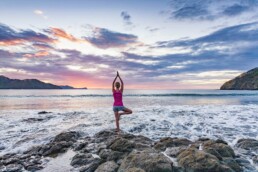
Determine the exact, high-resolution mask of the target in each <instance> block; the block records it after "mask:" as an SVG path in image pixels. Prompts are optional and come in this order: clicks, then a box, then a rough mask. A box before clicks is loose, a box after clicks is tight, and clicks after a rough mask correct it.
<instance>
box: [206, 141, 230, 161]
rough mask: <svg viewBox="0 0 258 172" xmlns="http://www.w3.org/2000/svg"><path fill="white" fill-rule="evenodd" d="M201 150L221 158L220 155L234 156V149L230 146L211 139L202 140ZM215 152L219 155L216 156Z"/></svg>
mask: <svg viewBox="0 0 258 172" xmlns="http://www.w3.org/2000/svg"><path fill="white" fill-rule="evenodd" d="M203 150H204V151H207V152H208V153H211V154H213V155H215V156H217V157H218V158H219V159H221V158H220V156H221V157H235V153H234V150H233V149H232V148H231V147H230V146H228V145H226V144H224V143H216V142H215V141H213V140H209V141H206V142H204V143H203ZM217 153H218V154H219V155H220V156H218V154H217Z"/></svg>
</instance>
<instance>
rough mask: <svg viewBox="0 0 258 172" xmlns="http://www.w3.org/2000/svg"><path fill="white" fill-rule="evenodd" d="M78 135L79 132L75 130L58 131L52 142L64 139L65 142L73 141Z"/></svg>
mask: <svg viewBox="0 0 258 172" xmlns="http://www.w3.org/2000/svg"><path fill="white" fill-rule="evenodd" d="M79 137H80V134H79V133H78V132H75V131H69V132H65V133H60V134H58V135H57V136H56V137H55V139H54V142H61V141H66V142H69V141H71V142H75V141H76V140H77V139H78V138H79Z"/></svg>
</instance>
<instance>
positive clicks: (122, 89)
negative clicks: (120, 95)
mask: <svg viewBox="0 0 258 172" xmlns="http://www.w3.org/2000/svg"><path fill="white" fill-rule="evenodd" d="M117 76H118V78H119V79H120V82H121V89H120V91H121V92H123V91H124V82H123V80H122V78H121V77H120V75H119V73H118V72H117Z"/></svg>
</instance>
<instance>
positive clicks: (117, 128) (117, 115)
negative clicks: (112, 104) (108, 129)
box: [114, 111, 120, 131]
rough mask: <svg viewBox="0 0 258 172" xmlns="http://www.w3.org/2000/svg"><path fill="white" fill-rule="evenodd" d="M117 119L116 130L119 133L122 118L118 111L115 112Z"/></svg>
mask: <svg viewBox="0 0 258 172" xmlns="http://www.w3.org/2000/svg"><path fill="white" fill-rule="evenodd" d="M114 113H115V118H116V130H117V131H120V128H119V118H120V114H119V113H118V111H115V112H114Z"/></svg>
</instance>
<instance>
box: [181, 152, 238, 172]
mask: <svg viewBox="0 0 258 172" xmlns="http://www.w3.org/2000/svg"><path fill="white" fill-rule="evenodd" d="M177 158H178V163H179V165H180V166H182V167H183V168H184V169H185V171H189V172H206V171H207V172H208V171H212V172H234V170H232V169H231V168H230V167H228V166H226V165H224V164H221V163H220V161H219V159H218V158H217V157H216V156H214V155H211V154H209V153H206V152H204V151H201V150H198V149H196V148H195V147H190V148H188V149H186V150H184V151H183V152H181V153H180V154H179V155H178V156H177Z"/></svg>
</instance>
